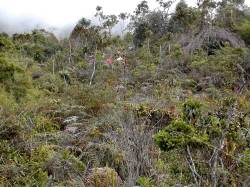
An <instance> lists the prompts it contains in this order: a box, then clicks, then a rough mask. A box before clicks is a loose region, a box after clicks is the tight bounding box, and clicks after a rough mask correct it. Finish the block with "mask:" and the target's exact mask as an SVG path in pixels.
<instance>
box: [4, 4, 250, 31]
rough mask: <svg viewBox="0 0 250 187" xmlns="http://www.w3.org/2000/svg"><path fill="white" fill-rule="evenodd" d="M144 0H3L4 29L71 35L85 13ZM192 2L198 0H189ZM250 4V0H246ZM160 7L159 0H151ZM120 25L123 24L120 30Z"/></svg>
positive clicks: (121, 7) (127, 8)
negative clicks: (41, 29)
mask: <svg viewBox="0 0 250 187" xmlns="http://www.w3.org/2000/svg"><path fill="white" fill-rule="evenodd" d="M139 2H141V0H91V1H89V0H0V32H7V33H9V34H13V33H17V32H26V31H30V30H32V29H35V28H36V29H39V28H45V29H46V30H49V31H52V32H54V33H55V34H56V35H57V36H65V35H67V34H68V33H69V32H70V31H71V29H72V27H73V26H74V25H75V24H76V23H77V21H78V20H79V19H81V18H82V17H85V18H88V19H92V18H93V16H94V14H95V8H96V6H97V5H100V6H102V7H103V9H104V13H106V14H119V13H120V12H130V13H131V12H133V11H134V10H135V8H136V5H137V4H138V3H139ZM186 2H188V3H189V4H191V5H192V6H194V5H195V3H196V0H187V1H186ZM246 2H247V3H248V4H250V0H246ZM148 3H149V5H150V7H152V8H153V9H154V8H155V7H156V2H155V0H148ZM117 29H119V26H118V27H117V28H116V30H117Z"/></svg>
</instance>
